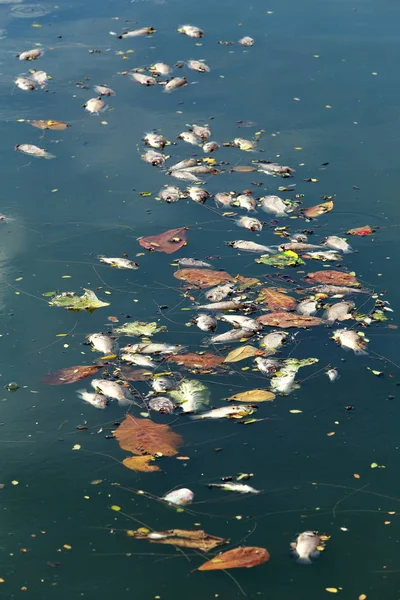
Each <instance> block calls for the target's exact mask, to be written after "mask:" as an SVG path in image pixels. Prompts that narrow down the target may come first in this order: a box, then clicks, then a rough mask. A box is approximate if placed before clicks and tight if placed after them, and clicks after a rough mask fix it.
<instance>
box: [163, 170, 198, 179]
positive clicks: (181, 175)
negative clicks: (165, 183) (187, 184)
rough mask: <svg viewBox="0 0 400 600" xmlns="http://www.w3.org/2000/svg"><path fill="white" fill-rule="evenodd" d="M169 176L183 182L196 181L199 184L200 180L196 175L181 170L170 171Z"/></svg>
mask: <svg viewBox="0 0 400 600" xmlns="http://www.w3.org/2000/svg"><path fill="white" fill-rule="evenodd" d="M168 175H171V176H172V177H176V179H182V180H183V181H193V182H194V181H196V182H198V180H199V178H198V177H197V176H196V174H195V173H190V172H189V171H185V170H183V169H182V170H181V169H179V170H178V169H174V170H173V171H170V172H169V173H168Z"/></svg>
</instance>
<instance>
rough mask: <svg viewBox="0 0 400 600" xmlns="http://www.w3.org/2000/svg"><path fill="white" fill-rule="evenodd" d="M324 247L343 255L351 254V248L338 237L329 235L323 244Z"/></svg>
mask: <svg viewBox="0 0 400 600" xmlns="http://www.w3.org/2000/svg"><path fill="white" fill-rule="evenodd" d="M324 245H325V246H328V248H333V249H334V250H340V251H341V252H343V254H349V253H350V252H353V248H352V247H351V246H350V244H348V243H347V242H346V240H345V239H344V238H341V237H338V236H337V235H329V236H328V237H327V238H326V240H325V242H324Z"/></svg>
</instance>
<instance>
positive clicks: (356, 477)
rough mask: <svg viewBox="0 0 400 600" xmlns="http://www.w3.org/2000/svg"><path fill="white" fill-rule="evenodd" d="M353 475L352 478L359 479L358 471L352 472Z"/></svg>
mask: <svg viewBox="0 0 400 600" xmlns="http://www.w3.org/2000/svg"><path fill="white" fill-rule="evenodd" d="M353 477H354V479H360V478H361V476H360V475H359V474H358V473H354V475H353Z"/></svg>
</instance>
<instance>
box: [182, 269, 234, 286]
mask: <svg viewBox="0 0 400 600" xmlns="http://www.w3.org/2000/svg"><path fill="white" fill-rule="evenodd" d="M174 277H175V279H179V280H180V281H187V282H188V283H191V284H192V285H196V286H198V287H200V288H207V287H212V286H214V285H219V284H220V283H228V282H229V281H233V280H234V278H233V277H232V275H229V273H226V272H225V271H213V270H212V269H179V271H175V273H174Z"/></svg>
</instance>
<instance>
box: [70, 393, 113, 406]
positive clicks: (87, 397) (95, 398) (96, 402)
mask: <svg viewBox="0 0 400 600" xmlns="http://www.w3.org/2000/svg"><path fill="white" fill-rule="evenodd" d="M76 393H77V394H78V397H79V398H80V399H81V400H83V401H84V402H87V403H88V404H91V405H92V406H94V407H95V408H106V406H107V404H108V401H107V398H106V397H105V396H103V395H102V394H96V393H95V392H87V391H86V390H77V392H76Z"/></svg>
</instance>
